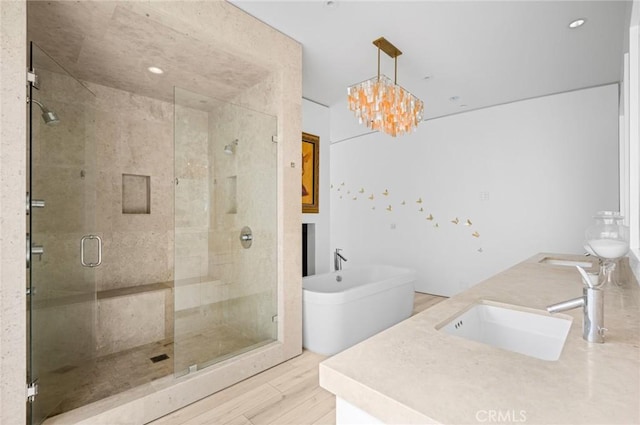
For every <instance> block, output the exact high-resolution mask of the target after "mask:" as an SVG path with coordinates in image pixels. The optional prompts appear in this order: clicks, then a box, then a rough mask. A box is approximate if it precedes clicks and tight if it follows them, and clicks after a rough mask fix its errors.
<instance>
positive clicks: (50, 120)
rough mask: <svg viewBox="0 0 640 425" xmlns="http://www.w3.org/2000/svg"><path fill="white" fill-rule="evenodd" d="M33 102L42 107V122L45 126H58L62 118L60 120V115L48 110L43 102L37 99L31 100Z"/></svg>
mask: <svg viewBox="0 0 640 425" xmlns="http://www.w3.org/2000/svg"><path fill="white" fill-rule="evenodd" d="M31 101H32V102H33V103H35V104H36V105H38V106H39V107H40V110H41V111H42V120H43V121H44V123H45V124H47V125H57V124H59V123H60V118H58V115H57V114H56V113H55V112H53V111H52V110H50V109H49V108H47V107H46V106H45V105H44V104H43V103H42V102H39V101H37V100H35V99H31Z"/></svg>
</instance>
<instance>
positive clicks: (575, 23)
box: [569, 18, 587, 30]
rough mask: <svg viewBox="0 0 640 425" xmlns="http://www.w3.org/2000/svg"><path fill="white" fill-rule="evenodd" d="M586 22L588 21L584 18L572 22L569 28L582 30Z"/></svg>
mask: <svg viewBox="0 0 640 425" xmlns="http://www.w3.org/2000/svg"><path fill="white" fill-rule="evenodd" d="M585 22H587V20H586V19H584V18H580V19H576V20H575V21H572V22H571V23H570V24H569V28H571V29H572V30H573V29H576V28H580V27H581V26H583V25H584V23H585Z"/></svg>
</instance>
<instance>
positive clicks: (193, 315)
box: [174, 88, 278, 375]
mask: <svg viewBox="0 0 640 425" xmlns="http://www.w3.org/2000/svg"><path fill="white" fill-rule="evenodd" d="M174 103H175V104H174V107H175V176H176V191H175V292H174V293H175V302H174V308H175V315H174V320H175V323H174V325H175V330H174V332H175V333H174V342H175V352H174V362H175V369H174V370H175V374H176V375H183V374H186V373H189V372H190V371H194V370H197V369H201V368H203V367H206V366H208V365H211V364H213V363H217V362H220V361H222V360H224V359H227V358H229V357H232V356H234V355H237V354H239V353H242V352H246V351H249V350H252V349H254V348H257V347H259V346H262V345H264V344H266V343H269V342H272V341H275V340H276V339H277V323H276V318H275V316H276V314H277V298H276V296H277V295H276V294H277V261H276V255H277V240H278V239H277V144H276V143H274V142H273V140H272V137H273V136H275V135H276V131H277V130H276V129H277V121H276V117H274V116H271V115H266V114H263V113H260V112H256V111H252V110H249V109H247V108H243V107H240V106H238V105H234V104H231V103H228V102H223V101H220V100H217V99H213V98H210V97H206V96H202V95H200V94H196V93H192V92H189V91H187V90H183V89H180V88H176V89H175V98H174ZM245 226H247V227H249V228H250V229H251V236H250V237H249V238H247V237H245V239H246V240H245V245H248V244H249V242H250V247H249V248H244V247H243V244H242V243H241V238H240V234H241V230H242V229H243V228H244V227H245Z"/></svg>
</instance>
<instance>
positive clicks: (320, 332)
mask: <svg viewBox="0 0 640 425" xmlns="http://www.w3.org/2000/svg"><path fill="white" fill-rule="evenodd" d="M415 280H416V273H415V271H413V270H411V269H405V268H400V267H394V266H361V267H351V268H348V269H345V270H341V271H338V272H331V273H325V274H320V275H315V276H307V277H304V278H303V279H302V288H303V290H302V345H303V346H304V347H305V348H306V349H308V350H310V351H313V352H315V353H318V354H323V355H333V354H336V353H338V352H340V351H342V350H344V349H346V348H349V347H351V346H352V345H354V344H357V343H358V342H360V341H363V340H365V339H367V338H369V337H370V336H372V335H375V334H377V333H378V332H380V331H382V330H384V329H387V328H388V327H390V326H393V325H395V324H396V323H399V322H401V321H403V320H404V319H406V318H408V317H409V316H411V312H412V310H413V297H414V282H415Z"/></svg>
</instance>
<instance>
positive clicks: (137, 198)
mask: <svg viewBox="0 0 640 425" xmlns="http://www.w3.org/2000/svg"><path fill="white" fill-rule="evenodd" d="M122 214H151V177H150V176H140V175H137V174H123V175H122Z"/></svg>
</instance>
